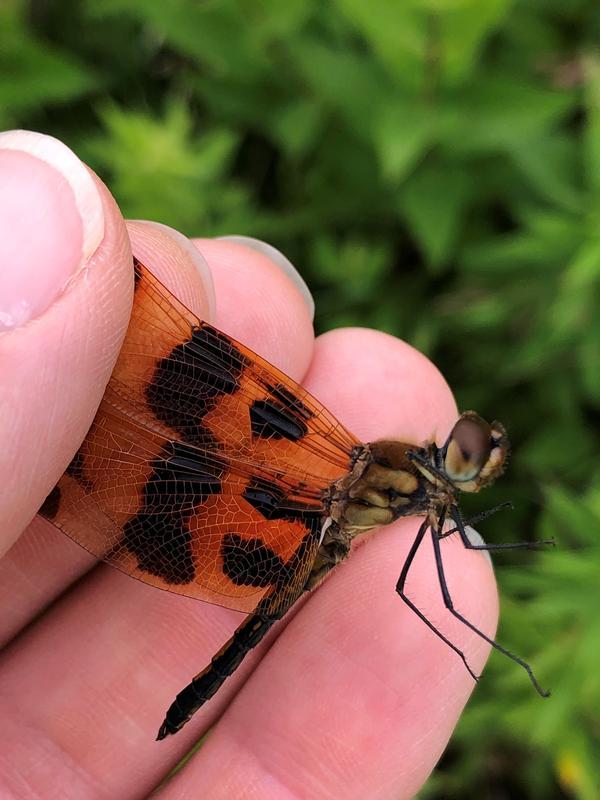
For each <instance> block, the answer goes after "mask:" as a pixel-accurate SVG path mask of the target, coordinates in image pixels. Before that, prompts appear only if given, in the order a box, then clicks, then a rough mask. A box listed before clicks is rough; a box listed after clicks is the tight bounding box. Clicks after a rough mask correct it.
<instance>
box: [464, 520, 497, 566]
mask: <svg viewBox="0 0 600 800" xmlns="http://www.w3.org/2000/svg"><path fill="white" fill-rule="evenodd" d="M465 533H466V534H467V537H468V539H469V541H470V542H471V544H475V545H481V544H485V543H486V542H485V539H484V538H483V536H482V535H481V534H480V533H479V531H476V530H475V528H472V527H471V526H470V525H466V526H465ZM479 552H480V553H483V555H484V556H485V557H486V558H487V560H488V561H489V562H490V564H491V563H492V557H491V555H490V552H489V550H480V551H479Z"/></svg>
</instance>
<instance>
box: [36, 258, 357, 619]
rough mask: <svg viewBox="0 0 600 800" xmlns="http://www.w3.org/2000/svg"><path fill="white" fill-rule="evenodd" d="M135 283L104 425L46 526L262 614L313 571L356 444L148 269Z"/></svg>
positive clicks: (74, 467)
mask: <svg viewBox="0 0 600 800" xmlns="http://www.w3.org/2000/svg"><path fill="white" fill-rule="evenodd" d="M135 280H136V286H135V298H134V305H133V311H132V316H131V322H130V325H129V329H128V332H127V335H126V338H125V342H124V345H123V349H122V351H121V354H120V356H119V360H118V362H117V364H116V366H115V370H114V372H113V375H112V377H111V380H110V382H109V384H108V387H107V389H106V393H105V395H104V398H103V400H102V403H101V405H100V408H99V410H98V414H97V416H96V418H95V420H94V423H93V425H92V428H91V429H90V431H89V433H88V435H87V437H86V439H85V441H84V442H83V444H82V445H81V447H80V449H79V450H78V452H77V454H76V456H75V458H74V459H73V461H72V462H71V464H70V465H69V467H68V468H67V471H66V472H65V474H64V475H63V477H62V478H61V479H60V481H59V483H58V484H57V486H56V487H55V489H54V490H53V491H52V492H51V494H50V495H49V497H48V498H47V500H46V502H45V503H44V506H43V507H42V509H41V510H40V513H41V514H42V515H43V516H45V517H46V518H48V519H49V520H51V521H52V522H53V523H54V524H55V525H57V526H58V527H59V528H61V529H62V530H63V531H64V532H65V533H67V534H68V535H69V536H70V537H71V538H72V539H74V540H75V541H76V542H78V543H79V544H81V545H83V547H85V548H86V549H87V550H89V551H90V552H92V553H94V554H95V555H97V556H98V557H100V558H103V559H105V560H106V561H108V562H109V563H111V564H114V565H115V566H117V567H119V568H120V569H121V570H123V571H124V572H127V573H128V574H130V575H132V576H134V577H136V578H138V579H140V580H142V581H144V582H146V583H149V584H152V585H154V586H158V587H160V588H162V589H168V590H169V591H172V592H177V593H179V594H184V595H188V596H191V597H196V598H200V599H202V600H206V601H209V602H212V603H217V604H219V605H224V606H227V607H229V608H236V609H239V610H241V611H250V610H252V609H253V608H254V607H255V606H256V605H257V603H258V602H259V601H260V599H261V598H262V597H263V596H264V595H265V594H266V593H268V592H273V591H275V590H277V589H280V588H281V587H282V586H283V585H287V584H292V583H293V584H298V582H299V581H301V580H302V579H303V577H305V576H306V574H307V573H308V571H310V567H311V565H312V561H313V559H314V555H315V553H316V549H317V547H318V543H319V538H320V533H321V527H322V524H323V521H324V514H325V508H324V504H323V497H324V493H325V491H326V490H327V488H328V487H329V486H330V484H331V483H332V481H334V480H336V479H337V478H339V477H340V476H341V475H343V474H344V473H345V472H347V471H348V469H349V464H350V457H351V450H352V448H353V447H354V446H355V445H356V444H357V441H356V440H355V439H354V437H352V436H351V434H349V433H348V432H347V431H346V430H345V429H344V428H343V427H342V426H341V425H340V424H339V423H338V422H337V421H336V420H335V419H334V418H333V416H332V415H331V414H329V412H327V411H326V410H325V409H324V408H323V407H322V406H321V405H320V404H319V403H318V402H317V401H316V400H315V399H314V398H313V397H311V396H310V395H309V394H308V393H307V392H306V391H305V390H304V389H302V388H301V387H300V386H299V385H298V384H296V383H295V382H294V381H292V380H291V379H290V378H288V377H287V376H286V375H284V374H283V373H282V372H280V371H279V370H277V369H276V368H275V367H273V366H271V365H270V364H268V363H267V362H266V361H264V360H263V359H261V358H260V357H259V356H257V355H255V354H254V353H252V352H251V351H250V350H249V349H248V348H246V347H244V346H243V345H241V344H239V343H238V342H235V341H234V340H232V339H231V338H230V337H228V336H226V335H225V334H223V333H221V332H220V331H218V330H216V329H215V328H213V327H212V326H211V325H208V324H207V323H205V322H201V321H200V320H199V319H198V318H197V317H196V316H194V315H193V314H192V313H191V312H190V311H188V310H187V309H186V308H185V307H184V306H183V305H182V304H181V303H180V302H179V301H178V300H177V299H176V298H175V297H173V296H172V295H171V294H170V293H169V292H168V291H167V289H165V287H164V286H163V285H162V284H161V283H160V282H159V281H158V280H157V279H156V278H155V277H154V276H153V275H152V274H151V273H150V272H149V271H148V270H147V269H146V268H145V267H143V266H142V265H141V264H140V263H139V262H136V263H135Z"/></svg>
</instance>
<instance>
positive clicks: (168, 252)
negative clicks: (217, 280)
mask: <svg viewBox="0 0 600 800" xmlns="http://www.w3.org/2000/svg"><path fill="white" fill-rule="evenodd" d="M127 231H128V233H129V238H130V240H131V248H132V250H133V254H134V255H135V256H136V257H137V258H139V260H140V261H141V262H142V263H143V264H145V265H146V266H147V267H148V268H149V269H150V270H151V271H152V273H153V274H154V275H156V277H157V278H158V279H159V280H160V281H161V282H162V283H164V284H165V286H166V287H167V288H168V289H169V291H171V292H172V293H173V294H174V295H175V296H176V297H177V298H178V299H179V300H180V301H181V302H182V303H183V304H184V305H185V306H186V308H189V309H190V311H193V312H194V313H195V314H197V315H198V317H200V319H203V320H205V321H207V322H214V319H215V314H216V311H215V308H216V303H215V288H214V283H213V278H212V274H211V270H210V268H209V265H208V264H207V262H206V259H205V258H204V256H203V255H202V253H201V252H200V251H199V250H198V248H197V247H195V246H194V244H193V242H192V241H191V240H190V239H188V238H187V237H186V236H184V235H183V234H182V233H180V232H179V231H178V230H175V228H171V227H169V226H168V225H163V224H162V223H161V222H153V221H149V220H128V221H127Z"/></svg>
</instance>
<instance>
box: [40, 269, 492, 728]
mask: <svg viewBox="0 0 600 800" xmlns="http://www.w3.org/2000/svg"><path fill="white" fill-rule="evenodd" d="M134 266H135V295H134V305H133V311H132V317H131V322H130V326H129V329H128V332H127V335H126V338H125V342H124V345H123V348H122V351H121V354H120V357H119V359H118V362H117V364H116V366H115V370H114V372H113V376H112V378H111V380H110V382H109V384H108V387H107V389H106V393H105V395H104V398H103V400H102V403H101V405H100V408H99V410H98V413H97V416H96V418H95V420H94V422H93V424H92V427H91V429H90V431H89V432H88V434H87V437H86V439H85V441H84V442H83V444H82V445H81V447H80V449H79V450H78V452H77V454H76V455H75V457H74V458H73V461H72V462H71V464H70V465H69V467H68V468H67V470H66V472H65V474H64V475H63V477H62V478H61V479H60V481H59V483H58V484H57V486H56V487H55V489H54V490H53V491H52V492H51V493H50V495H49V496H48V498H47V500H46V502H45V503H44V505H43V506H42V508H41V510H40V513H41V514H42V515H43V516H45V517H46V518H47V519H49V520H50V521H52V522H53V523H54V524H55V525H56V526H57V527H59V528H60V529H62V530H63V531H64V532H65V533H67V534H68V535H69V536H70V537H71V538H72V539H74V540H75V541H77V542H78V543H79V544H81V545H82V546H83V547H85V548H86V549H87V550H89V551H90V552H92V553H94V554H95V555H96V556H98V557H99V558H102V559H104V560H105V561H107V562H108V563H110V564H113V565H114V566H116V567H118V568H119V569H121V570H123V571H124V572H126V573H128V574H129V575H131V576H133V577H135V578H137V579H139V580H141V581H144V582H145V583H149V584H151V585H153V586H157V587H160V588H162V589H166V590H168V591H171V592H175V593H178V594H184V595H187V596H190V597H194V598H197V599H200V600H204V601H207V602H211V603H216V604H218V605H223V606H226V607H228V608H233V609H237V610H239V611H245V612H248V613H249V616H248V618H247V619H246V620H245V622H243V623H242V625H241V626H240V627H239V628H238V630H237V631H236V632H235V633H234V635H233V637H232V638H231V640H230V641H229V642H228V643H227V644H226V645H225V646H224V648H223V649H222V650H221V651H220V652H219V653H217V655H216V656H215V657H214V658H213V660H212V662H211V664H210V665H209V666H208V667H207V668H206V669H204V670H202V672H200V673H199V674H198V675H196V676H195V677H194V678H193V680H192V682H191V683H190V684H189V686H187V687H186V688H185V689H184V690H183V691H182V692H180V694H179V695H178V696H177V698H176V700H175V702H174V703H173V705H172V706H171V708H170V709H169V710H168V712H167V716H166V719H165V721H164V723H163V725H162V726H161V728H160V731H159V736H158V738H161V739H162V738H164V736H167V735H168V734H172V733H175V732H176V731H178V730H179V729H180V728H181V727H182V726H183V725H184V724H185V723H186V722H187V720H188V719H189V718H190V717H191V716H192V714H193V713H194V712H195V711H196V710H197V709H198V708H199V707H200V706H201V705H202V704H203V703H204V702H206V701H207V700H208V699H209V698H210V697H212V696H213V695H214V693H215V692H216V691H217V690H218V688H219V686H220V685H221V684H222V683H223V681H224V680H225V678H226V677H227V676H228V675H230V674H231V673H232V672H233V671H234V670H235V669H236V668H237V666H238V665H239V664H240V663H241V661H242V659H243V658H244V656H245V655H246V653H247V652H248V651H249V650H250V649H251V648H252V647H254V646H255V645H256V644H258V642H259V641H260V640H261V639H262V637H263V636H264V635H265V633H266V632H267V631H268V629H269V628H270V627H271V626H272V625H273V624H274V622H276V620H278V619H280V618H281V617H282V616H283V615H284V614H285V613H286V612H287V610H288V609H289V608H290V607H291V606H292V605H293V603H294V602H295V601H296V600H297V599H298V598H299V597H300V596H301V595H302V593H303V592H304V591H306V590H309V589H312V588H314V587H315V586H316V585H317V584H318V583H319V582H320V581H321V580H323V578H324V577H325V575H326V574H327V573H328V572H329V571H330V570H331V569H332V568H333V567H335V566H336V565H337V564H338V563H339V562H340V561H341V560H343V559H344V558H345V557H346V556H347V555H348V553H349V551H350V545H351V542H352V540H353V538H354V537H355V536H357V535H358V534H360V533H361V532H363V531H366V530H370V529H372V528H374V527H377V526H379V525H384V524H387V523H389V522H393V521H394V520H395V519H398V518H399V517H402V516H409V515H424V516H425V522H424V523H423V525H422V526H421V530H420V532H419V537H420V539H419V537H417V540H416V541H415V544H414V545H413V548H412V550H411V553H413V551H414V552H416V549H417V548H418V545H419V544H420V541H421V540H422V538H423V536H424V535H425V532H426V531H427V530H431V531H432V535H433V536H434V540H435V541H437V542H438V543H439V539H441V538H443V537H444V536H445V535H446V533H444V532H443V531H442V527H443V525H442V523H443V518H444V517H445V516H446V514H450V515H451V516H452V517H453V518H454V520H455V523H456V525H457V528H456V530H457V531H458V532H459V533H460V535H461V537H463V534H464V524H463V521H462V518H461V517H460V514H459V512H458V509H457V506H456V494H457V492H458V490H462V491H468V492H473V491H478V490H479V489H480V488H482V487H484V486H486V485H488V484H489V483H490V482H491V481H492V480H494V478H495V477H496V476H497V475H498V474H499V473H500V472H501V470H502V466H503V463H504V460H505V457H506V452H507V442H506V434H505V432H504V430H503V428H502V426H500V425H499V424H498V423H493V424H492V425H488V424H487V423H486V422H484V421H483V420H482V419H481V418H480V417H478V416H477V415H476V414H474V413H473V412H467V413H465V414H463V415H462V416H461V418H460V419H459V420H458V422H457V423H456V425H455V426H454V429H453V430H452V432H451V434H450V436H449V438H448V440H447V442H446V443H445V445H444V446H443V447H441V448H438V447H437V446H436V445H435V444H434V443H431V442H430V443H425V444H424V445H418V444H416V443H410V442H408V443H407V442H398V441H380V442H374V443H371V444H362V443H360V442H359V441H358V440H357V439H356V438H355V437H354V436H353V435H352V434H351V433H350V432H348V431H347V430H346V429H345V428H344V427H343V426H342V425H341V424H340V423H339V422H338V421H337V420H336V419H335V418H334V417H333V416H332V415H331V414H330V413H329V412H328V411H327V410H326V409H325V408H324V407H323V406H322V405H321V404H320V403H319V402H318V401H317V400H315V398H313V397H311V396H310V395H309V394H308V392H306V391H305V390H304V389H303V388H302V387H301V386H299V385H298V384H296V383H295V382H294V381H293V380H291V379H290V378H289V377H287V376H286V375H284V374H283V373H282V372H280V371H279V370H277V369H276V368H275V367H273V366H271V365H270V364H268V363H267V362H266V361H264V359H262V358H260V357H259V356H257V355H256V354H255V353H253V352H252V351H250V350H249V349H248V348H247V347H245V346H244V345H242V344H241V343H239V342H236V341H234V340H232V339H231V338H230V337H229V336H227V335H226V334H224V333H222V332H220V331H218V330H216V329H215V328H214V327H212V326H211V325H209V324H207V323H205V322H203V321H201V320H199V319H198V318H197V317H195V316H194V314H192V313H191V312H190V311H189V310H188V309H187V308H185V307H184V306H183V305H182V304H181V303H180V302H179V301H178V300H177V299H176V298H175V297H173V296H172V295H171V294H170V293H169V292H168V291H167V289H165V287H164V286H162V284H160V283H159V281H157V280H156V278H154V276H153V275H152V274H151V273H150V272H149V271H148V270H147V269H146V268H145V267H144V266H143V265H142V264H140V262H138V261H135V265H134ZM424 526H425V527H424ZM421 531H422V532H421ZM463 541H465V540H464V539H463ZM466 542H468V539H467V540H466ZM465 546H470V545H469V544H468V543H465ZM413 555H414V553H413ZM409 559H412V556H409ZM440 563H441V562H440ZM409 567H410V561H409V560H407V564H405V566H404V568H403V570H402V574H401V579H400V580H399V584H398V587H397V588H398V592H399V593H400V595H401V597H403V599H405V596H404V594H403V576H404V577H405V573H406V572H408V568H409ZM440 580H441V578H440ZM417 613H419V614H420V612H418V611H417ZM428 624H429V623H428ZM429 627H430V628H432V630H434V632H436V633H437V631H435V629H434V628H433V626H431V624H429ZM479 633H480V632H479ZM438 635H439V634H438ZM481 635H483V634H481ZM442 638H444V637H442ZM484 638H487V637H484ZM445 641H446V640H445ZM488 641H491V640H489V639H488ZM493 644H494V646H497V647H500V646H499V645H496V643H493ZM450 646H452V647H453V649H455V650H456V651H457V652H458V653H459V654H460V651H458V650H457V648H456V647H454V646H453V645H450ZM461 655H462V654H461ZM462 658H463V661H464V656H462ZM465 664H466V661H465ZM467 668H468V665H467Z"/></svg>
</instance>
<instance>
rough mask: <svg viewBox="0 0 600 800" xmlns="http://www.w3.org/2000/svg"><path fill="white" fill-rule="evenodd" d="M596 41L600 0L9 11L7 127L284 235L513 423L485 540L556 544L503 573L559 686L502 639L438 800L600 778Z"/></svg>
mask: <svg viewBox="0 0 600 800" xmlns="http://www.w3.org/2000/svg"><path fill="white" fill-rule="evenodd" d="M599 34H600V8H599V7H598V3H597V2H596V0H573V1H572V2H570V3H564V2H558V0H537V2H526V0H403V1H402V2H398V0H374V2H365V1H364V0H332V2H329V3H319V2H317V0H286V2H285V3H284V2H281V0H210V1H207V2H196V1H195V0H170V2H168V3H157V2H155V0H103V2H102V3H99V2H93V1H92V0H88V2H87V3H82V2H80V3H73V2H70V0H58V2H54V3H51V4H50V3H48V4H39V3H31V4H29V3H25V2H22V1H21V2H19V1H18V0H8V2H7V0H5V2H4V3H3V4H2V5H1V6H0V37H1V40H0V70H1V71H2V78H3V80H2V81H0V123H2V124H3V125H4V126H9V125H10V126H16V125H20V126H23V127H30V128H34V129H41V130H46V131H49V132H51V133H54V134H56V135H57V136H60V137H61V138H63V139H64V140H65V141H66V142H67V143H68V144H69V145H71V146H72V147H73V148H74V149H75V150H76V151H77V152H79V153H80V154H81V155H82V156H83V157H84V158H86V159H87V160H88V161H89V163H90V164H91V166H92V167H94V168H95V169H96V170H98V171H99V172H100V174H101V175H102V176H103V177H104V178H105V180H106V182H107V183H108V185H109V186H110V187H111V189H112V191H113V193H114V194H115V196H116V197H117V199H118V201H119V202H120V203H121V206H122V208H123V211H124V213H125V214H126V215H128V216H133V217H149V218H154V219H159V220H162V221H164V222H167V223H169V224H171V225H173V226H176V227H179V228H181V229H182V230H183V231H184V232H186V233H188V234H195V235H216V234H221V233H244V234H248V235H251V236H258V237H261V238H265V239H267V240H268V241H270V242H272V243H273V244H274V245H276V246H278V247H279V248H280V249H281V250H282V251H283V252H285V253H286V254H287V255H288V256H289V257H290V258H291V259H292V260H293V261H294V262H295V263H296V264H298V265H301V266H302V267H303V268H304V271H305V276H306V278H307V280H308V281H309V283H310V285H311V287H312V289H313V291H314V293H315V296H316V299H317V308H318V314H319V316H318V325H319V327H320V328H321V329H324V328H326V327H330V326H332V325H339V324H346V323H352V324H362V325H369V326H373V327H377V328H382V329H385V330H388V331H390V332H392V333H395V334H396V335H399V336H402V337H404V338H406V339H408V340H409V341H411V342H412V343H414V344H415V345H416V346H417V347H420V348H421V349H423V350H425V351H426V352H427V353H428V354H429V355H430V356H431V357H432V358H433V359H434V360H435V361H436V363H438V364H439V365H440V367H441V368H442V370H443V371H444V372H445V374H446V376H447V377H448V379H449V381H450V382H451V384H452V385H453V386H454V388H455V390H456V393H457V397H458V400H459V405H460V406H462V407H475V408H478V409H479V410H480V411H481V413H482V414H484V415H486V416H488V417H493V416H498V417H500V418H501V419H503V420H504V421H505V422H506V423H507V424H508V426H509V430H510V432H511V438H512V440H513V442H514V444H515V453H514V458H513V462H512V464H511V467H510V469H509V471H508V473H507V475H506V477H505V478H503V480H502V481H501V482H500V483H499V484H498V486H497V487H495V488H494V490H493V491H492V492H490V493H489V494H491V495H492V497H491V498H490V497H489V496H488V497H486V498H482V502H483V503H486V504H487V503H489V504H490V505H491V504H493V503H494V502H496V501H498V502H500V501H502V500H504V499H506V498H507V497H512V498H513V499H514V501H515V505H516V510H515V511H514V512H513V513H512V516H511V517H510V518H507V517H505V518H504V519H495V520H490V521H489V523H488V524H486V535H487V536H488V537H491V538H494V537H496V538H500V537H503V538H506V535H507V533H506V530H505V528H507V527H509V528H510V534H511V535H513V536H514V537H515V538H530V537H533V536H545V535H548V534H553V535H556V537H557V539H558V541H559V545H560V546H559V548H558V549H556V550H554V551H552V552H550V553H548V554H543V555H529V556H528V557H525V558H523V557H522V556H519V558H518V559H517V558H516V557H515V558H512V557H511V558H508V557H507V559H506V560H507V561H508V562H509V566H507V567H506V568H500V569H499V570H498V575H499V579H500V582H501V588H502V595H503V616H502V625H501V631H500V635H501V638H502V640H503V641H505V642H506V643H507V644H508V645H509V646H510V647H511V648H512V649H514V650H516V651H517V652H519V653H521V654H523V655H526V656H527V657H528V658H531V660H532V661H533V662H534V664H535V666H536V669H537V671H538V674H539V675H540V679H541V680H542V682H543V683H547V684H549V685H550V686H552V688H553V690H554V695H553V698H552V699H551V700H548V701H541V700H540V699H539V698H537V697H536V696H535V695H534V694H533V692H532V691H531V689H530V687H529V686H528V684H527V680H526V678H525V677H524V676H523V675H522V674H521V671H520V670H518V669H517V668H514V667H513V665H511V664H509V663H505V662H504V661H503V660H502V659H501V657H499V656H496V655H494V656H493V657H492V659H491V661H490V665H489V667H488V669H487V670H486V675H485V679H484V680H483V681H482V682H481V684H480V687H479V688H478V690H477V693H476V695H475V697H474V700H473V702H472V703H471V704H470V705H469V708H468V709H467V711H466V713H465V715H464V717H463V720H462V721H461V724H460V726H459V729H458V731H457V733H456V736H455V737H454V739H453V742H452V744H451V746H450V750H449V755H448V757H447V758H445V759H444V760H443V761H442V763H441V765H440V767H439V769H438V770H437V771H436V774H435V775H434V776H433V777H432V779H431V781H430V782H429V784H428V786H427V787H426V789H425V790H424V792H423V797H427V798H448V797H490V798H491V797H499V796H505V797H506V796H511V797H512V796H523V797H531V798H560V797H565V796H574V797H578V798H582V799H583V800H592V798H597V797H598V796H600V787H599V786H598V768H597V765H598V764H599V763H600V731H599V718H598V714H597V710H598V709H599V708H600V671H599V670H598V663H599V662H600V627H599V623H598V609H599V607H600V588H599V587H600V581H599V580H598V578H599V576H600V473H599V472H598V467H597V453H598V444H599V442H598V439H599V426H598V420H599V419H600V416H599V413H600V366H599V361H600V358H599V356H600V52H599V51H598V48H597V43H598V36H599ZM486 494H488V493H486ZM508 522H510V525H508V524H507V523H508Z"/></svg>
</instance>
